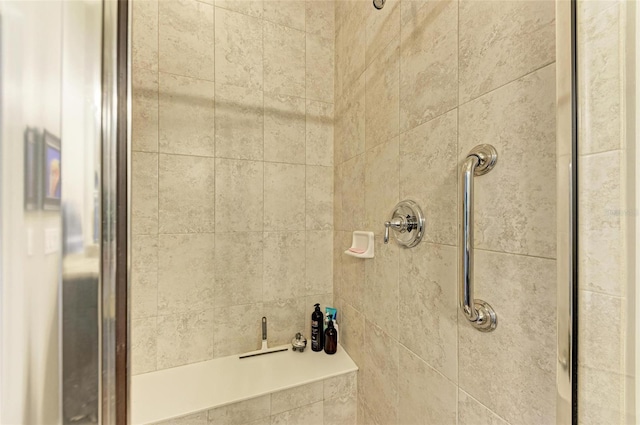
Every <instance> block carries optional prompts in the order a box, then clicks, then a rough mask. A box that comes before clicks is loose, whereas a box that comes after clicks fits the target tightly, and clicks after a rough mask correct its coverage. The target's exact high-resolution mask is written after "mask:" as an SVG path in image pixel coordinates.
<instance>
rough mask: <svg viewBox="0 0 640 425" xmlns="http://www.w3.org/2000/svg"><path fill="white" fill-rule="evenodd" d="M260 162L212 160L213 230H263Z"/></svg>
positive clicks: (262, 177) (262, 174) (262, 182)
mask: <svg viewBox="0 0 640 425" xmlns="http://www.w3.org/2000/svg"><path fill="white" fill-rule="evenodd" d="M263 187H264V165H263V163H262V162H254V161H236V160H231V159H216V231H217V232H249V231H262V229H263V211H264V202H263Z"/></svg>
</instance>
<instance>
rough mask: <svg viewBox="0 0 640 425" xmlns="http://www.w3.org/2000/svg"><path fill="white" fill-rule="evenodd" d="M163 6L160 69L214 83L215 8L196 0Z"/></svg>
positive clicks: (171, 1)
mask: <svg viewBox="0 0 640 425" xmlns="http://www.w3.org/2000/svg"><path fill="white" fill-rule="evenodd" d="M158 4H159V32H160V35H159V57H160V60H159V63H160V65H159V70H160V71H162V72H168V73H171V74H177V75H183V76H186V77H194V78H200V79H203V80H210V81H213V78H214V65H213V64H214V59H213V55H212V54H211V52H212V51H213V6H212V5H209V4H205V3H201V2H199V1H196V0H163V1H160V2H158Z"/></svg>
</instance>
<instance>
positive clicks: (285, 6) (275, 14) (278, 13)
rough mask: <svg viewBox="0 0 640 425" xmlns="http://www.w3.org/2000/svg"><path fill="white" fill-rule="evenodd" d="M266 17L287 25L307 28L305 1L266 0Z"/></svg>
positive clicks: (301, 29)
mask: <svg viewBox="0 0 640 425" xmlns="http://www.w3.org/2000/svg"><path fill="white" fill-rule="evenodd" d="M264 19H265V20H266V21H271V22H274V23H276V24H278V25H284V26H285V27H289V28H295V29H297V30H300V31H304V30H305V2H304V1H290V0H284V1H282V0H264Z"/></svg>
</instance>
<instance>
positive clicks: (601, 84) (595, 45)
mask: <svg viewBox="0 0 640 425" xmlns="http://www.w3.org/2000/svg"><path fill="white" fill-rule="evenodd" d="M599 3H604V2H596V1H583V2H581V5H582V7H583V8H585V9H587V10H585V13H584V14H583V16H584V15H586V16H585V17H583V18H581V19H578V26H579V28H578V65H577V66H578V71H579V72H580V74H581V75H583V78H580V79H578V84H579V87H578V91H579V93H581V96H580V98H579V102H580V105H579V108H578V111H579V113H580V122H581V125H580V129H579V137H580V144H579V146H578V148H579V150H580V153H581V154H589V153H595V152H603V151H609V150H613V149H619V148H620V146H621V145H622V134H621V120H622V119H623V118H622V117H623V114H624V112H623V110H622V107H623V102H624V93H623V92H622V90H621V88H622V87H623V78H624V76H623V73H622V66H623V65H621V60H622V59H623V57H624V56H623V55H624V51H623V50H622V49H623V46H624V40H621V34H623V32H624V29H622V28H621V26H622V25H623V24H621V23H620V9H619V6H616V5H615V4H614V6H613V7H609V8H608V9H606V10H604V11H602V12H601V13H599V14H597V15H595V16H591V18H588V17H589V16H590V15H592V11H590V10H589V9H596V8H597V6H594V5H598V4H599ZM609 3H610V4H613V3H612V2H609Z"/></svg>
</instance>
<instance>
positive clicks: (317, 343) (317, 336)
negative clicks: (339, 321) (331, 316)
mask: <svg viewBox="0 0 640 425" xmlns="http://www.w3.org/2000/svg"><path fill="white" fill-rule="evenodd" d="M323 327H324V315H323V314H322V311H320V304H316V309H315V310H314V312H313V313H312V314H311V349H312V350H313V351H322V349H323V348H324V332H323Z"/></svg>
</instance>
